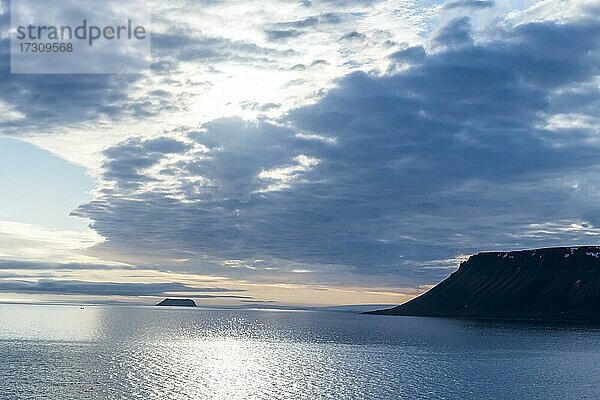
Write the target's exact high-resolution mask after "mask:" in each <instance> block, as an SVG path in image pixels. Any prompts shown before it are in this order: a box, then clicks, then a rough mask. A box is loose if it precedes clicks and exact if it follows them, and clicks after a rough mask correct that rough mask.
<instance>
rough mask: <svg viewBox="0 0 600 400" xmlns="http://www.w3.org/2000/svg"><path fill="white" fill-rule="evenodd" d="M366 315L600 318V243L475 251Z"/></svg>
mask: <svg viewBox="0 0 600 400" xmlns="http://www.w3.org/2000/svg"><path fill="white" fill-rule="evenodd" d="M367 314H379V315H407V316H424V317H454V318H473V319H510V320H530V321H531V320H532V321H580V322H586V323H588V322H590V323H600V247H599V246H579V247H556V248H545V249H536V250H522V251H509V252H488V253H479V254H476V255H474V256H471V257H470V258H469V259H468V260H467V261H465V262H463V263H462V264H461V265H460V267H459V268H458V270H457V271H456V272H454V273H453V274H452V275H450V276H449V277H448V278H447V279H445V280H444V281H442V282H441V283H439V284H438V285H437V286H435V287H434V288H432V289H431V290H429V291H428V292H426V293H424V294H422V295H421V296H419V297H417V298H415V299H413V300H411V301H408V302H406V303H404V304H401V305H399V306H396V307H394V308H390V309H387V310H379V311H372V312H369V313H367Z"/></svg>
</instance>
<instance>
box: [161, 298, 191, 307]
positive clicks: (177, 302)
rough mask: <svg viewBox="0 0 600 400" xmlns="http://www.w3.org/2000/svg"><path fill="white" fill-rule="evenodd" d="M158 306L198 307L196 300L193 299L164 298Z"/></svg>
mask: <svg viewBox="0 0 600 400" xmlns="http://www.w3.org/2000/svg"><path fill="white" fill-rule="evenodd" d="M157 306H170V307H196V302H195V301H194V300H192V299H164V300H163V301H161V302H160V303H158V304H157Z"/></svg>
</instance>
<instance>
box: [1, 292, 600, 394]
mask: <svg viewBox="0 0 600 400" xmlns="http://www.w3.org/2000/svg"><path fill="white" fill-rule="evenodd" d="M0 362H1V365H0V399H2V400H4V399H9V400H12V399H27V400H30V399H34V400H35V399H52V400H70V399H73V400H87V399H89V400H92V399H93V400H96V399H110V400H113V399H157V400H158V399H160V400H169V399H228V400H229V399H512V400H516V399H545V400H547V399H561V400H563V399H600V329H599V328H598V327H593V326H582V325H579V326H566V325H548V324H546V325H544V324H533V323H514V322H490V321H468V320H457V319H445V318H419V317H394V316H376V315H361V314H354V313H344V312H321V311H281V310H247V309H246V310H218V309H200V308H198V309H186V308H159V307H132V306H85V307H83V308H82V307H79V306H64V305H13V304H5V305H0Z"/></svg>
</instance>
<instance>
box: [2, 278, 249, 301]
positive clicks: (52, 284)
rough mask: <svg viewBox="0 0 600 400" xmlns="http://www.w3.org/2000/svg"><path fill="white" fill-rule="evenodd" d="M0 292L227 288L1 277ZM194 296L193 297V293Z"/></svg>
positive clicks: (149, 293) (95, 292) (130, 292)
mask: <svg viewBox="0 0 600 400" xmlns="http://www.w3.org/2000/svg"><path fill="white" fill-rule="evenodd" d="M0 291H1V292H5V293H28V294H61V295H65V294H66V295H88V296H162V295H165V294H169V293H227V292H231V290H228V289H221V288H193V287H190V286H187V285H184V284H181V283H116V282H88V281H70V280H53V279H41V280H39V281H36V282H32V281H23V280H2V281H0ZM195 297H196V296H195ZM197 297H202V298H225V297H227V298H245V299H247V298H250V297H248V296H237V295H227V294H216V295H208V294H199V295H198V296H197Z"/></svg>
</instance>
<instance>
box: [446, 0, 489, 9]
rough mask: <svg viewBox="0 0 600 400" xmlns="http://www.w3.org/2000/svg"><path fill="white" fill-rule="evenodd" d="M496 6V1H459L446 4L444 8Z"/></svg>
mask: <svg viewBox="0 0 600 400" xmlns="http://www.w3.org/2000/svg"><path fill="white" fill-rule="evenodd" d="M494 4H496V2H495V1H492V0H457V1H449V2H447V3H445V4H444V8H448V9H452V8H474V9H481V8H490V7H493V6H494Z"/></svg>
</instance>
